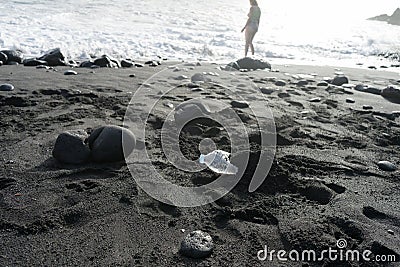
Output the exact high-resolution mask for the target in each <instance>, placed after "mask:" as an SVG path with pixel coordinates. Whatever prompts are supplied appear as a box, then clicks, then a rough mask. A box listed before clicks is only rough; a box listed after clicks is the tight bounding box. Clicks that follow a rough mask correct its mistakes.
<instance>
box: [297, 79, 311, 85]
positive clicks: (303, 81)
mask: <svg viewBox="0 0 400 267" xmlns="http://www.w3.org/2000/svg"><path fill="white" fill-rule="evenodd" d="M296 85H297V86H306V85H308V81H307V80H300V81H298V82H297V84H296Z"/></svg>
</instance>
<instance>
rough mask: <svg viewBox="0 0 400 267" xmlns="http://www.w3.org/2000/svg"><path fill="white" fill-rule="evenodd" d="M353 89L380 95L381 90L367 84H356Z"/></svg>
mask: <svg viewBox="0 0 400 267" xmlns="http://www.w3.org/2000/svg"><path fill="white" fill-rule="evenodd" d="M354 90H356V91H359V92H364V93H370V94H374V95H381V93H382V90H381V89H378V88H375V87H369V86H368V85H364V84H357V85H356V87H355V88H354Z"/></svg>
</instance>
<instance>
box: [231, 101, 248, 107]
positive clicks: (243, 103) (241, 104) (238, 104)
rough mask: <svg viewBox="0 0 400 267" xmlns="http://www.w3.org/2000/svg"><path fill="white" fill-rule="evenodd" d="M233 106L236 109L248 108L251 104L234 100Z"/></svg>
mask: <svg viewBox="0 0 400 267" xmlns="http://www.w3.org/2000/svg"><path fill="white" fill-rule="evenodd" d="M231 106H232V107H234V108H248V107H249V103H247V102H244V101H237V100H233V101H232V102H231Z"/></svg>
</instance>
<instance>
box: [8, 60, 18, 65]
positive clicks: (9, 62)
mask: <svg viewBox="0 0 400 267" xmlns="http://www.w3.org/2000/svg"><path fill="white" fill-rule="evenodd" d="M7 64H8V65H11V66H18V65H19V64H20V63H18V62H16V61H8V63H7Z"/></svg>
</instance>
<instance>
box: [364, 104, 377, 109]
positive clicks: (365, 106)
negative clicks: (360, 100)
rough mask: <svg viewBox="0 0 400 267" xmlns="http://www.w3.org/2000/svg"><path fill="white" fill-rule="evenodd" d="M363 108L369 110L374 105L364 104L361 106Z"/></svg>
mask: <svg viewBox="0 0 400 267" xmlns="http://www.w3.org/2000/svg"><path fill="white" fill-rule="evenodd" d="M363 109H365V110H371V109H374V107H373V106H370V105H364V106H363Z"/></svg>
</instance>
